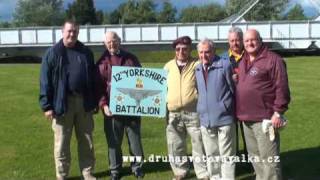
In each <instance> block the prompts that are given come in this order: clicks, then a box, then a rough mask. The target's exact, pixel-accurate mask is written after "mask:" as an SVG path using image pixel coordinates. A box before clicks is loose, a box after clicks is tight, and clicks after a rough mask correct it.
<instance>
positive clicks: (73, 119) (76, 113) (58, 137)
mask: <svg viewBox="0 0 320 180" xmlns="http://www.w3.org/2000/svg"><path fill="white" fill-rule="evenodd" d="M67 103H68V111H67V112H66V113H65V114H64V115H63V116H59V117H56V118H54V119H53V121H52V129H53V132H54V159H55V166H56V176H57V177H58V178H60V177H67V176H68V173H69V169H70V163H71V156H70V140H71V136H72V131H73V127H74V129H75V134H76V138H77V142H78V158H79V167H80V171H81V173H82V175H83V176H84V177H86V176H87V175H88V174H91V173H92V172H93V169H94V164H95V157H94V149H93V141H92V132H93V128H94V122H93V118H92V113H91V112H85V110H84V108H83V99H82V97H81V96H69V97H68V102H67Z"/></svg>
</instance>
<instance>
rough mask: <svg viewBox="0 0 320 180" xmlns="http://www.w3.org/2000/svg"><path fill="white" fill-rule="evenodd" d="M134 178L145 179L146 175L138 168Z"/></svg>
mask: <svg viewBox="0 0 320 180" xmlns="http://www.w3.org/2000/svg"><path fill="white" fill-rule="evenodd" d="M134 176H135V177H136V178H137V179H143V177H144V173H143V172H142V170H141V169H140V168H138V169H137V170H136V171H135V172H134Z"/></svg>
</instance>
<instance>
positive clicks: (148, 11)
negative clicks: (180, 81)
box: [136, 0, 157, 24]
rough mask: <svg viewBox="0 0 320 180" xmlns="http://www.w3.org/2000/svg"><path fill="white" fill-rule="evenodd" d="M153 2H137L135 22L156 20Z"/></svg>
mask: <svg viewBox="0 0 320 180" xmlns="http://www.w3.org/2000/svg"><path fill="white" fill-rule="evenodd" d="M155 6H156V5H155V4H154V3H153V1H152V0H140V1H138V3H137V11H136V18H137V19H136V23H138V24H141V23H155V22H157V18H156V13H155Z"/></svg>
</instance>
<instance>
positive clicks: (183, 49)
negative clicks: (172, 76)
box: [176, 47, 188, 51]
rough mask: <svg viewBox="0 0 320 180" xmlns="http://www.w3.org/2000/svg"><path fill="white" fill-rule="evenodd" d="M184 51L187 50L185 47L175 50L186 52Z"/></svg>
mask: <svg viewBox="0 0 320 180" xmlns="http://www.w3.org/2000/svg"><path fill="white" fill-rule="evenodd" d="M186 50H188V48H187V47H177V48H176V51H186Z"/></svg>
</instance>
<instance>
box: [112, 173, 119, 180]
mask: <svg viewBox="0 0 320 180" xmlns="http://www.w3.org/2000/svg"><path fill="white" fill-rule="evenodd" d="M110 180H120V175H119V174H118V173H111V175H110Z"/></svg>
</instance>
